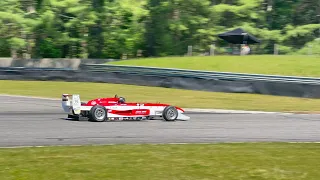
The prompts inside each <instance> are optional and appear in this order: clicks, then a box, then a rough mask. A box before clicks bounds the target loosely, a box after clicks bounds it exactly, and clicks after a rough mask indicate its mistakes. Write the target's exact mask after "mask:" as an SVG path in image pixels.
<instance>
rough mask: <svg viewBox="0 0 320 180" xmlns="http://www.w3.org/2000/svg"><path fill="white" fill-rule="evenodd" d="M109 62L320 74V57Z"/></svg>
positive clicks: (167, 58)
mask: <svg viewBox="0 0 320 180" xmlns="http://www.w3.org/2000/svg"><path fill="white" fill-rule="evenodd" d="M109 64H117V65H135V66H153V67H167V68H181V69H193V70H208V71H223V72H239V73H256V74H275V75H289V76H310V77H320V71H319V66H320V57H319V56H270V55H260V56H259V55H252V56H251V55H250V56H204V57H199V56H194V57H164V58H146V59H137V60H125V61H117V62H111V63H109Z"/></svg>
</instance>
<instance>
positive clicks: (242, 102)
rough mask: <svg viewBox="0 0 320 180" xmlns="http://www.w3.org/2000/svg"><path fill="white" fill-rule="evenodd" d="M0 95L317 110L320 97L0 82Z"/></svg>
mask: <svg viewBox="0 0 320 180" xmlns="http://www.w3.org/2000/svg"><path fill="white" fill-rule="evenodd" d="M0 87H1V88H0V94H12V95H27V96H40V97H51V98H61V95H62V94H63V93H69V94H80V97H81V99H82V100H89V99H92V98H98V97H110V96H114V95H115V94H118V95H119V96H124V97H126V100H127V101H131V102H132V101H138V102H161V103H168V104H172V105H176V106H181V107H185V108H217V109H237V110H259V111H282V112H284V111H285V112H289V111H295V112H297V111H299V112H320V99H307V98H292V97H282V96H269V95H258V94H235V93H217V92H203V91H191V90H180V89H169V88H159V87H146V86H133V85H123V84H105V83H80V82H49V81H4V80H2V81H0Z"/></svg>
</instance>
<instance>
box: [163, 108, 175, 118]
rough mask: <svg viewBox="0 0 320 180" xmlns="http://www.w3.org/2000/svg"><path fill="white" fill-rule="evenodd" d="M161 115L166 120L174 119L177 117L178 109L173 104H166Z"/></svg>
mask: <svg viewBox="0 0 320 180" xmlns="http://www.w3.org/2000/svg"><path fill="white" fill-rule="evenodd" d="M162 117H163V118H164V119H165V120H166V121H175V120H176V119H177V118H178V110H177V109H176V108H175V107H174V106H167V107H165V108H164V110H163V112H162Z"/></svg>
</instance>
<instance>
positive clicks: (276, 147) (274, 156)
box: [0, 143, 320, 180]
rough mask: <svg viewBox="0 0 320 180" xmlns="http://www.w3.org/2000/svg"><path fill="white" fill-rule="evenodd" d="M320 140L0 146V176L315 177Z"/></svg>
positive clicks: (91, 179)
mask: <svg viewBox="0 0 320 180" xmlns="http://www.w3.org/2000/svg"><path fill="white" fill-rule="evenodd" d="M319 156H320V144H287V143H241V144H187V145H114V146H82V147H43V148H21V149H0V167H1V168H0V177H1V180H11V179H24V180H34V179H38V180H40V179H45V180H56V179H59V180H67V179H71V178H72V179H76V180H100V179H112V180H114V179H132V180H133V179H139V180H140V179H152V180H157V179H176V180H178V179H183V180H188V179H190V180H194V179H216V180H220V179H221V180H235V179H246V180H257V179H261V180H262V179H263V180H264V179H265V180H280V179H281V180H317V179H318V178H319V177H320V171H319V168H318V167H320V161H319V159H318V158H315V157H319Z"/></svg>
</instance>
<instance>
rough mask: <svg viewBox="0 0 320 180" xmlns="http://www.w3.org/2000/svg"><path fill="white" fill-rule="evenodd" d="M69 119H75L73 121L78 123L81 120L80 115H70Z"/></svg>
mask: <svg viewBox="0 0 320 180" xmlns="http://www.w3.org/2000/svg"><path fill="white" fill-rule="evenodd" d="M68 119H73V120H76V121H78V120H79V116H78V115H71V114H68Z"/></svg>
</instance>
